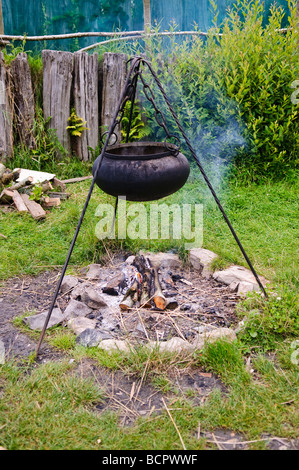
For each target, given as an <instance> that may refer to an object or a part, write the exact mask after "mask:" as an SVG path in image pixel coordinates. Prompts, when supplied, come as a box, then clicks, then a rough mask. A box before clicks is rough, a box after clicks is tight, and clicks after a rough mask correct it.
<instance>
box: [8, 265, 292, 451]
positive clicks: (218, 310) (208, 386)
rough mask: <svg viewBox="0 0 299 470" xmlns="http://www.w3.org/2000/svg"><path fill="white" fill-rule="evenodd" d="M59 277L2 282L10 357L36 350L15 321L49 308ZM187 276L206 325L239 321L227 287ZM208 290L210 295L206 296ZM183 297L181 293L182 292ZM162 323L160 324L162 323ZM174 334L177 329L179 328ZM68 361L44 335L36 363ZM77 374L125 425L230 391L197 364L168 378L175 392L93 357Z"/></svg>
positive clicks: (223, 437) (239, 444)
mask: <svg viewBox="0 0 299 470" xmlns="http://www.w3.org/2000/svg"><path fill="white" fill-rule="evenodd" d="M59 277H60V272H59V271H46V272H44V273H42V274H39V275H37V276H35V277H29V276H24V277H19V278H13V279H10V280H8V281H7V282H2V283H1V285H0V340H2V342H3V343H4V345H5V351H6V357H7V358H9V357H11V358H24V357H27V356H28V355H30V354H31V353H33V352H34V351H35V350H36V346H37V341H36V340H34V339H32V337H31V336H30V335H27V334H25V333H24V332H23V331H20V330H19V329H18V328H16V327H15V326H14V325H13V323H12V320H13V319H14V318H15V317H17V316H20V315H22V314H24V313H25V312H31V311H35V313H40V312H42V311H45V310H47V309H48V307H49V304H50V303H51V300H52V297H53V294H54V292H55V289H56V285H57V282H58V279H59ZM188 277H189V279H192V280H193V287H192V288H191V286H190V285H188V284H187V285H186V284H185V285H184V286H180V287H182V288H183V295H187V294H188V289H189V294H190V295H191V294H192V295H194V289H193V288H195V290H196V292H195V294H196V298H197V300H198V298H199V294H201V304H202V305H203V306H204V308H203V309H202V317H201V320H202V321H203V322H205V323H206V322H207V318H208V322H211V323H212V324H213V325H215V324H218V325H219V326H231V325H233V324H235V323H236V322H237V319H236V316H235V315H234V308H235V304H236V299H235V298H234V296H232V295H231V293H229V292H228V291H227V289H225V288H223V287H221V286H219V284H217V283H213V282H211V281H207V280H202V283H201V286H199V285H196V283H195V284H194V275H193V273H192V272H189V273H186V272H185V273H184V278H185V279H187V280H188ZM198 289H200V291H198ZM204 292H205V298H204V299H203V298H202V296H203V293H204ZM178 295H179V296H180V294H178ZM187 300H188V302H187V305H188V306H189V304H190V303H191V305H192V299H191V302H190V301H189V300H190V298H189V299H187ZM67 301H68V298H67V296H63V295H60V296H59V297H58V304H59V306H60V308H61V309H62V310H63V309H64V308H65V307H66V305H67ZM190 310H191V312H190ZM188 315H189V317H188ZM188 318H189V319H190V321H191V320H192V321H193V322H194V315H192V308H191V309H189V307H187V310H184V309H182V318H181V319H180V320H181V324H180V329H182V330H183V331H184V332H185V333H184V334H186V319H188ZM192 321H191V323H192ZM159 325H160V327H161V322H159ZM162 325H163V322H162ZM175 333H177V330H175V329H174V334H175ZM186 336H187V335H186ZM63 359H65V355H64V353H63V352H61V351H59V350H57V349H55V348H53V347H51V346H49V344H48V343H47V341H46V336H45V339H44V340H43V343H42V345H41V348H40V352H39V355H38V358H37V359H36V363H37V366H38V364H41V363H44V362H48V361H59V360H63ZM75 372H76V373H78V374H79V375H80V376H82V377H90V376H92V377H93V378H94V379H95V380H96V382H97V383H99V385H100V387H101V389H103V388H104V391H105V396H106V397H107V398H106V400H105V401H104V402H103V403H102V404H101V405H99V406H98V407H97V411H99V412H101V411H102V410H106V409H110V410H114V411H117V412H118V413H119V416H120V423H121V425H124V426H128V425H129V426H130V425H132V424H133V423H134V421H135V419H136V418H137V417H138V416H150V415H151V414H153V413H159V412H161V411H162V410H164V411H165V406H167V407H168V408H169V409H171V407H172V401H173V402H175V401H176V399H177V397H178V393H179V394H181V396H187V395H188V396H189V397H190V399H191V400H192V403H193V404H194V406H197V405H200V404H201V403H203V402H204V401H205V400H206V399H207V397H208V396H209V394H210V393H211V391H212V390H214V389H215V388H218V389H220V390H221V392H222V393H223V394H225V393H227V390H226V387H225V386H224V384H223V383H222V382H221V381H220V380H219V378H218V377H217V376H215V375H214V374H211V373H208V372H206V371H204V370H198V369H196V370H195V369H194V368H192V367H190V368H186V369H184V370H183V371H180V370H179V369H178V368H175V370H174V371H173V373H172V376H171V377H169V379H170V381H171V383H172V384H173V387H174V388H175V390H176V395H173V394H171V393H170V394H169V393H168V394H162V393H161V391H159V390H157V389H156V388H154V387H153V386H152V385H151V384H150V383H148V382H147V381H146V380H143V378H140V377H134V376H132V375H130V376H127V375H125V374H124V373H123V372H122V371H115V370H114V371H112V370H109V369H106V368H104V367H102V366H99V365H98V364H96V363H95V362H94V361H92V360H90V359H88V358H86V359H84V360H82V361H81V362H80V363H79V364H78V365H77V366H76V370H75ZM166 395H167V398H166ZM201 436H204V437H206V438H207V439H208V440H209V441H210V442H213V443H214V445H215V446H217V447H218V448H219V449H232V450H233V449H235V450H245V449H247V448H248V443H246V441H244V438H243V436H242V435H237V434H236V433H234V432H230V431H224V430H219V432H218V431H215V432H214V433H212V434H209V433H207V434H206V435H203V434H201ZM268 448H269V449H271V450H274V449H280V448H281V449H290V450H291V449H296V448H297V444H296V443H295V442H288V441H286V440H285V439H279V438H269V444H268Z"/></svg>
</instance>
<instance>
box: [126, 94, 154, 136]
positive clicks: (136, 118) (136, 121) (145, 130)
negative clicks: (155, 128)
mask: <svg viewBox="0 0 299 470" xmlns="http://www.w3.org/2000/svg"><path fill="white" fill-rule="evenodd" d="M130 110H131V102H130V101H127V102H126V104H125V108H124V115H123V118H122V122H121V123H122V129H121V136H122V140H126V139H127V133H128V129H129V123H130ZM150 133H151V128H150V126H149V125H148V124H146V123H145V122H144V121H143V120H142V114H141V104H140V103H139V102H138V101H136V102H135V105H134V108H133V116H132V121H131V127H130V132H129V142H136V141H139V140H144V139H145V138H146V137H148V136H149V135H150Z"/></svg>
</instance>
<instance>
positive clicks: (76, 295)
mask: <svg viewBox="0 0 299 470" xmlns="http://www.w3.org/2000/svg"><path fill="white" fill-rule="evenodd" d="M83 292H84V284H81V283H80V284H77V285H76V286H75V287H74V288H73V290H72V292H71V298H72V299H75V300H79V301H80V300H81V296H82V294H83Z"/></svg>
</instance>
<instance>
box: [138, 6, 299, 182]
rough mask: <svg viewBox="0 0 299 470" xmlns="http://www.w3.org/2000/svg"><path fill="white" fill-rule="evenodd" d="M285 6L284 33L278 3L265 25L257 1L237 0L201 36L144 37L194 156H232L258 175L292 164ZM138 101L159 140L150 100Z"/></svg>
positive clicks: (294, 142)
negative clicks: (180, 38) (203, 36)
mask: <svg viewBox="0 0 299 470" xmlns="http://www.w3.org/2000/svg"><path fill="white" fill-rule="evenodd" d="M289 7H290V15H289V18H288V30H287V33H286V34H283V33H282V32H280V31H278V30H279V29H280V28H281V25H282V20H283V16H284V15H283V12H282V10H281V9H280V8H277V7H275V6H273V7H271V11H270V14H269V18H268V24H267V25H266V26H263V16H264V7H263V4H261V3H260V2H258V1H256V0H254V1H250V2H243V1H240V0H237V1H236V4H235V5H234V7H233V8H231V9H228V12H227V17H226V20H225V21H224V23H223V24H222V25H220V26H218V25H217V21H216V20H215V27H214V28H212V29H211V30H210V31H209V33H208V37H207V38H206V39H202V38H200V37H199V36H196V35H194V36H193V37H192V39H191V40H190V36H188V37H187V39H186V40H185V41H183V42H179V40H178V41H177V42H176V39H175V37H173V38H172V39H168V43H167V47H166V46H165V42H164V41H165V40H164V39H162V38H161V36H158V35H156V36H154V37H152V38H150V39H149V41H148V42H147V45H146V49H145V50H146V54H147V56H148V58H149V60H150V62H151V63H152V65H153V67H154V68H155V70H156V72H157V75H158V77H159V79H160V81H161V84H162V86H163V87H164V89H165V90H166V93H167V95H168V97H169V100H170V102H171V104H172V106H173V108H174V110H175V112H176V114H177V116H178V118H179V121H180V123H181V124H182V127H183V128H184V130H185V132H186V134H187V136H188V138H189V140H190V141H191V144H192V145H193V147H194V148H195V150H196V152H197V155H198V157H199V159H200V160H201V161H202V162H203V163H205V164H206V163H209V162H211V163H213V167H214V169H215V168H216V166H215V164H223V167H225V165H227V164H228V163H231V162H233V163H234V164H235V165H236V166H237V171H238V172H240V170H242V171H243V172H244V173H245V177H246V178H248V177H250V178H251V179H252V180H255V181H258V180H259V179H261V178H268V177H281V176H283V175H285V174H287V173H288V172H289V170H290V169H293V168H298V154H299V113H298V110H299V107H298V106H299V105H298V103H297V102H296V100H295V101H294V100H291V95H292V93H293V89H292V87H291V85H292V83H293V82H294V81H295V80H298V79H299V48H298V35H299V33H298V28H297V27H296V25H297V24H298V17H297V16H296V5H295V2H290V3H289ZM216 17H217V15H215V18H216ZM174 29H175V28H174ZM157 32H158V28H157ZM220 32H221V33H222V36H221V37H220V36H218V33H220ZM139 52H140V51H139ZM152 85H153V88H154V91H155V94H156V92H157V87H155V84H154V83H152ZM156 98H157V104H158V108H159V109H161V110H162V111H163V112H164V111H165V113H166V117H167V121H168V125H169V128H170V131H171V133H175V134H176V135H178V136H180V138H182V136H181V135H180V133H179V131H178V129H177V125H176V124H175V122H174V120H173V118H172V116H171V115H170V113H168V110H167V107H166V106H165V102H164V100H163V98H162V97H158V94H157V96H156ZM144 106H145V108H146V111H145V112H146V115H147V119H148V122H149V123H150V125H151V128H152V136H154V137H155V138H156V139H159V138H160V139H161V138H162V139H163V140H164V137H165V133H164V131H163V129H162V128H161V127H159V126H158V125H157V123H156V121H155V115H154V110H153V109H152V105H151V104H150V105H149V106H148V105H147V103H146V100H145V102H144ZM182 142H183V139H182ZM183 143H184V142H183Z"/></svg>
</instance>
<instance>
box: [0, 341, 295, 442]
mask: <svg viewBox="0 0 299 470" xmlns="http://www.w3.org/2000/svg"><path fill="white" fill-rule="evenodd" d="M91 349H93V348H91ZM143 354H144V353H143ZM133 358H135V359H136V355H135V354H133V357H130V355H128V356H127V360H128V361H129V362H130V361H131V360H132V359H133ZM288 358H289V347H288V345H286V344H285V345H283V346H280V347H279V348H278V351H277V355H276V358H275V362H274V361H273V360H272V359H271V358H267V357H265V356H264V355H257V356H254V357H253V359H252V363H251V367H252V368H253V369H254V374H253V375H252V373H249V372H248V371H247V370H246V369H245V362H244V359H243V357H242V353H241V348H240V345H238V344H230V343H226V342H223V341H220V342H217V343H215V344H212V345H209V346H208V347H206V348H205V350H204V351H203V352H202V354H201V355H197V357H196V356H195V357H193V360H192V365H193V367H198V366H200V367H203V366H204V367H205V368H206V370H212V371H214V372H215V373H217V374H218V375H219V376H220V377H221V379H222V380H223V382H224V383H225V384H226V385H227V387H228V392H226V393H225V394H223V393H221V392H220V391H219V390H215V391H214V392H212V394H211V395H210V396H209V398H208V399H207V400H205V401H204V402H203V404H202V405H201V406H194V404H193V403H192V396H191V395H190V393H189V394H188V392H186V395H185V396H183V395H180V396H178V395H177V394H175V393H173V392H172V391H171V387H170V386H169V384H167V382H166V380H165V377H164V381H162V377H163V376H162V375H161V379H160V382H159V383H156V386H157V389H158V390H160V391H161V392H162V393H163V394H164V396H165V399H167V398H168V399H169V401H170V403H171V416H172V420H173V421H174V422H175V424H176V426H177V428H178V429H179V431H180V434H181V438H182V440H183V442H184V445H185V447H186V448H187V449H188V450H200V449H210V448H214V447H215V446H214V445H213V444H211V443H210V442H208V440H207V439H206V438H205V433H206V432H213V431H215V430H217V429H224V430H225V429H227V430H231V431H234V432H237V433H241V434H242V435H243V436H244V439H245V440H252V441H254V442H253V443H251V444H250V448H252V449H263V448H265V445H266V443H265V440H264V438H265V436H272V437H275V436H276V437H279V438H285V439H294V438H296V437H297V436H296V433H297V429H298V424H299V423H298V416H297V414H296V412H295V410H296V408H295V407H296V401H297V400H298V392H297V391H296V387H297V385H298V368H297V367H296V366H294V365H293V364H292V363H291V362H290V360H289V359H288ZM114 359H115V360H116V361H120V362H121V363H122V364H119V365H120V367H123V366H124V362H125V359H124V357H122V358H121V357H120V355H119V356H118V359H117V358H114ZM160 359H162V360H163V363H164V359H165V358H163V356H162V357H161V358H160ZM190 360H191V359H190V358H188V361H189V363H190ZM157 361H158V357H157V356H156V355H155V357H154V358H153V362H152V363H151V362H150V357H149V356H147V364H150V367H149V368H150V369H152V366H154V364H157ZM160 363H161V364H162V361H160ZM166 364H168V366H169V361H167V360H166ZM78 365H80V358H79V356H78V355H76V354H75V360H74V361H73V362H72V363H71V364H70V362H69V361H68V360H65V361H62V362H59V363H48V364H42V365H39V366H36V365H33V366H32V365H28V364H27V365H26V364H23V365H18V366H16V365H15V364H11V363H7V364H6V365H4V366H1V367H2V369H1V382H0V384H1V388H2V397H1V399H0V419H1V424H2V426H1V428H0V443H1V445H2V446H4V447H5V448H7V449H11V450H16V449H24V450H28V449H34V450H38V449H39V450H47V449H50V450H63V449H66V450H76V449H84V450H94V449H102V450H105V449H106V450H107V449H109V450H139V449H140V450H145V449H147V450H149V449H151V450H179V449H182V443H181V440H180V439H179V436H178V434H177V431H176V429H175V427H174V426H173V422H172V421H171V420H170V418H169V415H168V413H167V412H166V410H165V411H163V410H162V412H161V413H160V414H153V415H151V416H150V417H140V418H138V419H137V420H136V421H135V422H134V424H133V425H131V426H130V427H126V428H124V427H122V426H119V420H118V414H117V413H111V412H110V411H104V412H101V413H100V412H99V411H98V410H97V406H98V408H99V409H100V408H101V404H102V403H103V400H105V393H104V391H103V390H102V389H101V384H100V383H98V382H97V380H96V379H95V378H93V377H92V378H89V379H87V378H84V379H83V378H82V377H81V376H80V374H79V372H78V369H77V366H78ZM281 367H283V373H281ZM135 372H136V370H135ZM156 380H157V379H156ZM16 397H18V399H17V400H16ZM199 423H200V428H201V438H200V439H199V440H198V439H197V437H196V435H197V429H198V425H199Z"/></svg>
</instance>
